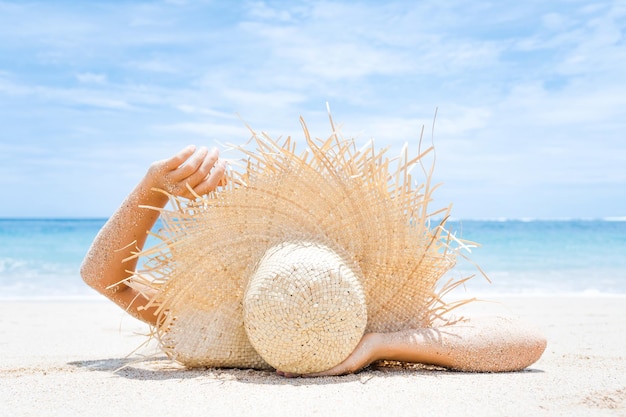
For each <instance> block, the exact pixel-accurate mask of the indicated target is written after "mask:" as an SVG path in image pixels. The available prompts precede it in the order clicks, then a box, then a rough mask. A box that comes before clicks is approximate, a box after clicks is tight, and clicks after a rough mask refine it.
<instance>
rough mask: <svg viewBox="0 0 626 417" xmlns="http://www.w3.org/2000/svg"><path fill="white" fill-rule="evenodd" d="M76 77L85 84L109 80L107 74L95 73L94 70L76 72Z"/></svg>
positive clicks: (101, 82)
mask: <svg viewBox="0 0 626 417" xmlns="http://www.w3.org/2000/svg"><path fill="white" fill-rule="evenodd" d="M76 79H77V80H78V81H79V82H81V83H85V84H105V83H106V82H107V76H106V74H94V73H92V72H83V73H79V74H76Z"/></svg>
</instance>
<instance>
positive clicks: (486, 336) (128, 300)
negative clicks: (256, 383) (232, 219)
mask: <svg viewBox="0 0 626 417" xmlns="http://www.w3.org/2000/svg"><path fill="white" fill-rule="evenodd" d="M224 171H225V162H224V161H222V160H220V159H219V152H218V150H217V149H213V150H208V149H207V148H205V147H200V148H197V149H196V147H194V146H188V147H186V148H184V149H183V150H181V151H180V152H179V153H177V154H176V155H174V156H172V157H170V158H168V159H165V160H161V161H157V162H154V163H153V164H152V165H151V166H150V168H149V169H148V172H147V173H146V175H145V177H144V178H143V179H142V180H141V181H140V182H139V184H137V186H136V187H135V188H134V190H133V191H131V193H130V194H129V195H128V197H127V198H126V199H125V201H124V202H123V203H122V204H121V206H120V207H119V208H118V209H117V211H116V212H115V213H114V214H113V215H112V216H111V217H110V218H109V220H108V221H107V223H106V224H105V225H104V226H103V228H102V230H100V232H99V233H98V235H97V236H96V238H95V240H94V242H93V244H92V245H91V248H90V249H89V251H88V253H87V255H86V256H85V259H84V261H83V265H82V267H81V275H82V277H83V279H84V281H85V282H86V283H87V284H88V285H90V286H91V287H93V288H94V289H95V290H97V291H98V292H100V293H101V294H103V295H104V296H106V297H108V298H109V299H111V300H112V301H113V302H114V303H116V304H117V305H119V306H120V307H121V308H123V309H124V310H125V311H127V312H129V313H130V314H131V315H133V316H134V317H136V318H138V319H140V320H142V321H144V322H146V323H149V324H151V325H154V326H157V325H158V323H157V322H156V317H157V316H156V315H155V314H154V313H155V312H154V309H153V308H147V309H142V308H139V307H141V306H143V305H145V304H146V302H147V300H146V298H145V297H144V295H142V293H140V292H139V291H138V290H136V289H135V288H131V287H130V286H128V285H126V284H125V280H127V279H128V278H129V277H130V276H132V274H130V273H129V272H128V271H134V270H135V268H136V266H137V265H136V263H137V260H136V258H133V259H132V260H129V261H126V262H123V261H124V260H125V259H126V258H129V257H131V255H132V254H133V252H134V251H136V250H137V249H141V248H143V246H144V244H145V241H146V238H147V232H148V231H149V230H150V229H151V228H152V226H153V225H154V224H155V222H156V221H157V219H158V216H159V213H158V211H156V210H147V209H145V208H140V206H150V207H156V208H162V207H164V206H165V205H166V204H167V202H168V198H167V196H166V195H165V194H163V193H161V192H159V191H156V190H165V191H167V192H168V193H170V194H173V195H177V196H182V197H188V198H193V195H194V194H193V193H195V194H197V195H203V194H206V193H208V192H210V191H212V190H215V188H216V187H218V186H219V185H220V183H221V181H223V177H224ZM190 189H191V190H193V193H192V192H191V191H190ZM129 243H130V244H129ZM120 248H123V249H120ZM545 347H546V340H545V338H544V337H543V336H542V335H541V333H539V332H538V331H537V330H536V329H534V328H532V327H530V326H529V325H527V324H526V323H524V322H521V321H519V320H516V319H512V318H505V317H490V318H473V319H463V320H460V321H456V322H454V323H452V324H450V323H447V324H445V325H442V326H440V327H433V328H427V329H414V330H407V331H401V332H396V333H368V334H365V335H364V336H363V339H362V340H361V341H360V343H359V344H358V346H357V347H356V349H355V350H354V352H353V353H352V354H351V355H350V356H349V357H348V358H347V359H346V360H345V361H344V362H342V363H341V364H339V365H337V366H335V367H334V368H332V369H329V370H327V371H324V372H321V373H317V374H310V375H307V376H328V375H342V374H347V373H352V372H356V371H358V370H359V369H362V368H363V367H365V366H367V365H369V364H371V363H372V362H375V361H378V360H396V361H402V362H414V363H423V364H430V365H437V366H442V367H446V368H450V369H456V370H461V371H472V372H504V371H516V370H521V369H524V368H526V367H528V366H530V365H532V364H533V363H535V362H536V361H537V360H538V359H539V358H540V357H541V355H542V353H543V351H544V350H545ZM277 373H278V374H280V375H283V376H286V377H293V376H296V375H293V374H288V373H284V372H281V371H280V370H277Z"/></svg>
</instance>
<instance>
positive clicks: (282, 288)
mask: <svg viewBox="0 0 626 417" xmlns="http://www.w3.org/2000/svg"><path fill="white" fill-rule="evenodd" d="M243 311H244V325H245V328H246V333H247V335H248V338H249V339H250V342H251V343H252V346H253V347H254V348H255V349H256V351H257V352H258V353H259V354H260V355H261V357H262V358H263V359H264V360H265V361H266V362H267V363H268V364H270V365H271V366H272V367H274V368H276V369H280V370H282V371H284V372H290V373H297V374H306V373H312V372H321V371H325V370H327V369H330V368H332V367H333V366H335V365H337V364H338V363H340V362H342V361H343V360H344V359H345V358H346V357H348V355H349V354H350V353H351V352H352V351H353V350H354V348H355V347H356V345H357V344H358V343H359V341H360V340H361V337H362V336H363V333H364V331H365V326H366V325H367V308H366V305H365V293H364V291H363V288H362V286H361V283H360V279H359V277H358V276H357V274H356V273H355V271H354V270H353V268H350V266H349V265H348V262H347V261H346V260H344V259H342V258H341V257H340V256H339V255H338V254H337V253H335V252H334V251H332V250H331V249H330V248H328V247H326V246H323V245H320V244H315V243H308V242H286V243H281V244H279V245H277V246H275V247H273V248H270V249H269V250H268V251H267V253H266V254H265V255H264V256H263V258H262V259H261V261H260V262H259V266H258V268H257V270H256V271H255V272H254V274H253V275H252V277H251V278H250V282H249V284H248V288H247V291H246V294H245V296H244V301H243Z"/></svg>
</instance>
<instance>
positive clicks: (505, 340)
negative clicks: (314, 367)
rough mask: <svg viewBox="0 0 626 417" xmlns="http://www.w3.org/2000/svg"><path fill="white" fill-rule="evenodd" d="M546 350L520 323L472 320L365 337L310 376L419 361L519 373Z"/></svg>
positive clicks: (537, 335) (536, 335)
mask: <svg viewBox="0 0 626 417" xmlns="http://www.w3.org/2000/svg"><path fill="white" fill-rule="evenodd" d="M545 348H546V339H545V338H544V337H543V335H541V333H539V332H538V331H537V330H536V329H534V328H532V327H530V326H529V325H528V324H526V323H524V322H522V321H520V320H516V319H512V318H505V317H483V318H473V319H465V320H462V321H459V322H457V323H455V324H451V325H447V326H441V327H433V328H427V329H417V330H406V331H401V332H396V333H368V334H366V335H365V336H364V337H363V339H362V340H361V342H360V343H359V345H358V346H357V348H356V349H355V350H354V352H353V353H352V354H351V355H350V356H349V357H348V358H347V359H346V360H345V361H344V362H342V363H341V364H339V365H337V366H335V367H334V368H332V369H330V370H328V371H325V372H320V373H317V374H312V375H310V376H325V375H342V374H347V373H351V372H356V371H358V370H359V369H361V368H363V367H365V366H367V365H369V364H370V363H372V362H374V361H378V360H397V361H402V362H414V363H423V364H429V365H437V366H442V367H446V368H450V369H456V370H460V371H470V372H504V371H517V370H521V369H524V368H526V367H528V366H530V365H532V364H533V363H535V362H536V361H537V360H538V359H539V358H540V357H541V354H542V353H543V351H544V350H545ZM279 373H280V372H279ZM281 374H283V375H285V374H284V373H281ZM285 376H291V375H285Z"/></svg>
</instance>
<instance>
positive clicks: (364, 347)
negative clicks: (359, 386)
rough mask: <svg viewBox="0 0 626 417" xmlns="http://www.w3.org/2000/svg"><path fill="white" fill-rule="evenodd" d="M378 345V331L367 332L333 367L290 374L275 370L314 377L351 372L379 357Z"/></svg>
mask: <svg viewBox="0 0 626 417" xmlns="http://www.w3.org/2000/svg"><path fill="white" fill-rule="evenodd" d="M379 345H380V337H379V334H378V333H367V334H365V335H364V336H363V338H362V339H361V341H360V342H359V344H358V345H357V346H356V348H355V349H354V351H353V352H352V353H351V354H350V356H348V357H347V358H346V359H345V360H344V361H343V362H341V363H340V364H339V365H336V366H335V367H333V368H331V369H329V370H327V371H323V372H316V373H312V374H306V375H298V374H291V373H288V372H282V371H279V370H277V371H276V373H277V374H278V375H281V376H284V377H287V378H294V377H298V376H303V377H316V376H334V375H345V374H351V373H354V372H357V371H359V370H360V369H363V368H365V367H366V366H367V365H369V364H370V363H372V362H374V361H376V360H378V359H380V358H379V357H378V352H379V350H380V349H379Z"/></svg>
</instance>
